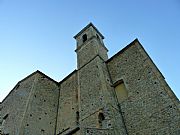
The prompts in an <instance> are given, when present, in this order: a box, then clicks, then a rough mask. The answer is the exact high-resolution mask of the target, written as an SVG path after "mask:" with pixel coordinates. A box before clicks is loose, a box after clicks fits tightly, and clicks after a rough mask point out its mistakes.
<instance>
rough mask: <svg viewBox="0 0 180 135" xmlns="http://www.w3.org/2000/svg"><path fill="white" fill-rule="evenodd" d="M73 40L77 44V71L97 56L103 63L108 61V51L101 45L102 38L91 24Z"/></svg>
mask: <svg viewBox="0 0 180 135" xmlns="http://www.w3.org/2000/svg"><path fill="white" fill-rule="evenodd" d="M74 38H75V39H76V42H77V48H76V50H75V51H76V53H77V61H78V69H79V68H81V67H83V66H84V65H85V64H87V63H88V62H90V61H91V60H92V59H93V58H95V57H96V56H97V55H98V56H99V57H101V58H102V59H103V60H104V61H106V60H107V59H108V56H107V52H108V50H107V48H106V47H105V45H104V43H103V39H104V36H103V35H102V34H101V33H100V32H99V31H98V30H97V28H96V27H95V26H94V25H93V24H92V23H89V24H88V25H87V26H86V27H85V28H84V29H82V30H81V31H80V32H79V33H78V34H77V35H75V36H74Z"/></svg>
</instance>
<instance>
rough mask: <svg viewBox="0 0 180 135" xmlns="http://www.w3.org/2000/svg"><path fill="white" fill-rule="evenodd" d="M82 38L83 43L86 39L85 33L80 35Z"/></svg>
mask: <svg viewBox="0 0 180 135" xmlns="http://www.w3.org/2000/svg"><path fill="white" fill-rule="evenodd" d="M82 39H83V43H84V42H85V41H86V40H87V35H86V34H84V35H83V36H82Z"/></svg>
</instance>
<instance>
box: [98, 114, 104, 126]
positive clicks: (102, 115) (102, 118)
mask: <svg viewBox="0 0 180 135" xmlns="http://www.w3.org/2000/svg"><path fill="white" fill-rule="evenodd" d="M104 120H105V117H104V114H103V113H102V112H100V113H99V115H98V122H99V127H102V125H103V121H104Z"/></svg>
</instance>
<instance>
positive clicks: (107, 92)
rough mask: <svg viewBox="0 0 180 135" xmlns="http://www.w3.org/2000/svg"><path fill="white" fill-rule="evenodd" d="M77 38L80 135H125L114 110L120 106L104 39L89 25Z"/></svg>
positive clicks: (121, 123)
mask: <svg viewBox="0 0 180 135" xmlns="http://www.w3.org/2000/svg"><path fill="white" fill-rule="evenodd" d="M74 38H75V39H76V41H77V49H76V53H77V68H78V72H77V76H78V77H77V78H78V105H79V106H78V110H79V111H78V114H79V116H78V118H79V126H80V129H81V130H80V131H81V134H82V135H84V134H87V135H90V134H99V135H104V134H114V135H126V132H125V130H124V125H123V122H122V116H121V115H120V114H119V113H117V111H116V109H114V108H117V102H116V100H115V98H114V95H113V88H112V86H111V81H110V76H109V72H108V69H107V65H106V60H107V59H108V56H107V52H108V50H107V48H106V47H105V46H104V43H103V39H104V36H103V35H102V34H101V33H100V32H99V31H98V30H97V28H96V27H95V26H94V25H93V24H92V23H90V24H88V25H87V26H86V27H85V28H84V29H82V30H81V31H80V32H79V33H78V34H77V35H76V36H74ZM114 113H117V115H114ZM112 128H114V130H111V129H112Z"/></svg>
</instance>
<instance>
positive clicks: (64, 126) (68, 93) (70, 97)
mask: <svg viewBox="0 0 180 135" xmlns="http://www.w3.org/2000/svg"><path fill="white" fill-rule="evenodd" d="M77 81H78V79H77V72H76V71H74V72H73V73H71V74H70V75H69V76H68V77H67V78H65V79H64V80H63V81H61V82H60V97H59V108H58V117H57V129H56V133H57V134H59V133H62V134H64V133H65V132H66V131H70V130H72V129H73V128H75V127H76V126H77V125H78V121H79V118H78V117H79V109H78V84H77V83H78V82H77Z"/></svg>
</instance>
